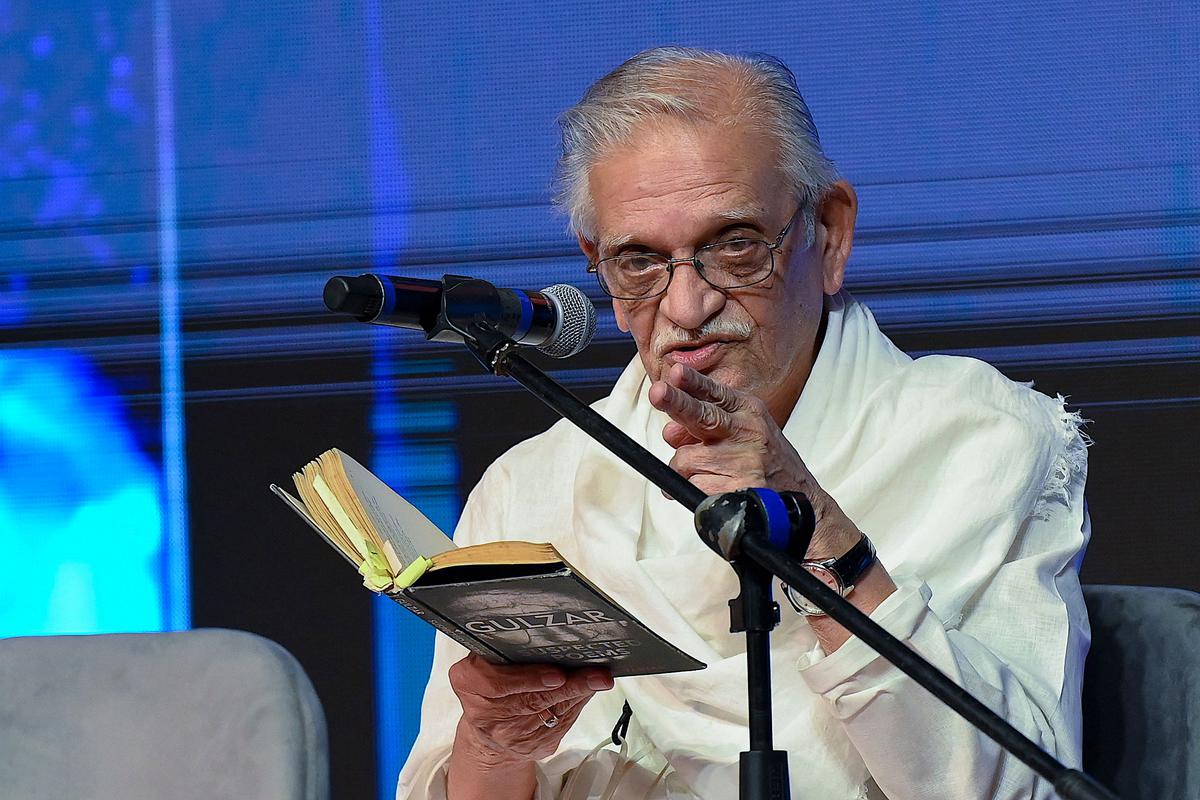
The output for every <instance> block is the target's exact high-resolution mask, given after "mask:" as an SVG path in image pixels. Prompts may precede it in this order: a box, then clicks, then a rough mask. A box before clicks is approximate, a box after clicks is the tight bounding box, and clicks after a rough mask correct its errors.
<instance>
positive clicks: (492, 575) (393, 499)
mask: <svg viewBox="0 0 1200 800" xmlns="http://www.w3.org/2000/svg"><path fill="white" fill-rule="evenodd" d="M292 479H293V481H294V483H295V485H296V491H297V493H298V494H299V497H296V496H294V495H292V494H291V493H290V492H288V491H286V490H284V489H281V488H280V487H278V486H275V485H274V484H272V485H271V491H272V492H274V493H275V494H276V495H278V496H279V497H280V498H281V499H282V500H283V501H284V502H285V503H287V504H288V505H289V506H290V507H291V508H292V510H293V511H295V512H296V513H297V514H299V515H300V516H301V517H303V518H304V519H305V520H306V521H307V522H308V524H309V525H310V526H312V528H313V530H315V531H316V532H317V533H319V534H320V535H321V536H322V537H323V538H324V539H325V541H327V542H328V543H329V544H330V545H332V546H333V548H334V549H335V550H337V551H338V552H340V553H341V554H342V555H343V556H344V557H345V558H346V560H347V561H349V562H350V563H351V564H353V565H354V566H355V568H356V569H358V571H359V574H361V575H362V577H363V584H364V585H366V587H367V588H368V589H371V590H372V591H374V592H378V593H380V594H385V595H387V596H388V597H390V598H392V599H393V600H395V601H396V602H398V603H400V604H401V605H403V606H404V607H405V608H407V609H409V610H410V611H412V612H413V613H414V614H416V615H417V616H419V617H421V619H423V620H425V621H426V622H428V623H430V624H431V625H433V626H434V627H435V628H437V629H438V630H439V631H441V632H442V633H444V634H446V635H447V636H449V637H450V638H452V639H454V640H455V641H456V642H458V643H459V644H461V645H463V646H464V647H466V648H467V649H469V650H472V651H474V652H476V653H478V654H480V655H481V656H483V657H484V658H486V659H488V660H489V661H492V662H493V663H498V664H521V663H544V664H558V665H560V666H584V665H601V666H605V667H608V668H609V669H610V670H611V671H612V674H613V675H614V676H622V675H648V674H655V673H663V672H680V671H683V670H692V669H703V668H704V664H703V663H702V662H700V661H697V660H696V659H694V658H692V657H691V656H689V655H687V654H686V653H684V652H683V651H681V650H679V649H678V648H676V647H675V646H673V645H671V644H670V643H669V642H667V641H666V640H665V639H663V638H662V637H661V636H659V635H658V634H656V633H654V632H653V631H652V630H650V629H649V628H648V627H646V626H645V625H644V624H643V623H642V622H640V621H639V620H638V619H637V618H635V617H634V616H632V615H631V614H630V613H629V612H628V611H626V610H625V609H623V608H621V606H620V605H618V604H617V603H616V601H614V600H612V599H611V598H610V597H608V596H607V595H606V594H604V592H602V591H601V590H600V589H598V588H596V587H595V586H594V585H592V583H591V582H590V581H588V579H587V578H585V577H584V576H583V575H581V574H580V573H579V572H578V571H576V570H575V569H574V568H572V567H571V565H570V564H568V563H567V561H566V560H565V559H564V558H563V557H562V556H561V555H560V554H559V552H558V551H557V550H555V549H554V547H553V546H552V545H550V544H544V543H543V544H538V543H533V542H518V541H500V542H487V543H484V544H477V545H473V546H471V547H456V546H455V544H454V542H453V541H452V540H451V539H450V537H448V536H446V534H444V533H442V531H441V530H440V529H439V528H438V527H437V526H436V525H434V524H433V523H432V522H430V521H429V520H428V519H427V518H426V517H425V515H423V514H422V513H421V512H420V511H418V510H417V509H416V508H414V507H413V505H412V504H411V503H409V502H408V501H407V500H405V499H404V498H403V497H401V496H400V495H398V494H396V493H395V492H394V491H392V489H391V488H390V487H389V486H388V485H387V484H385V483H384V482H383V481H381V480H380V479H379V478H377V477H376V476H375V475H374V474H373V473H372V472H371V471H370V470H368V469H367V468H366V467H364V466H362V465H361V464H359V463H358V462H357V461H355V460H354V459H353V458H351V457H350V456H348V455H346V454H345V453H343V452H341V451H340V450H337V449H333V450H328V451H326V452H324V453H322V454H321V455H320V456H318V457H317V459H316V460H315V461H310V462H309V463H308V464H306V465H305V466H304V468H303V469H302V470H301V471H300V472H297V473H296V474H295V475H293V476H292Z"/></svg>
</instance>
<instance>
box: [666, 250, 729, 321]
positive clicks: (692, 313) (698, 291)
mask: <svg viewBox="0 0 1200 800" xmlns="http://www.w3.org/2000/svg"><path fill="white" fill-rule="evenodd" d="M724 305H725V293H724V292H722V291H720V290H719V289H715V288H713V286H712V285H711V284H710V283H708V281H706V280H704V279H703V278H701V277H700V273H699V272H697V271H696V266H695V262H688V261H682V262H677V263H676V264H675V272H674V274H673V275H672V276H671V284H670V285H669V286H668V287H667V292H666V294H664V295H663V299H662V302H661V303H660V304H659V306H658V308H659V311H661V312H662V313H663V314H665V315H666V317H667V319H669V320H671V322H673V323H675V324H676V325H678V326H679V327H681V328H683V329H684V330H689V331H691V330H695V329H697V328H699V327H700V326H701V325H703V324H704V323H705V322H707V321H708V320H709V319H711V318H712V317H713V316H714V315H715V314H716V313H717V312H719V311H720V310H721V309H722V308H723V307H724Z"/></svg>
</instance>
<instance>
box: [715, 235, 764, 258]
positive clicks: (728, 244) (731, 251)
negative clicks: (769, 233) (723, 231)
mask: <svg viewBox="0 0 1200 800" xmlns="http://www.w3.org/2000/svg"><path fill="white" fill-rule="evenodd" d="M753 248H754V242H753V241H752V240H750V239H730V240H728V241H725V242H718V243H717V244H715V245H713V249H714V250H716V251H717V252H718V253H719V254H721V255H723V256H737V255H742V254H744V253H747V252H749V251H750V250H752V249H753Z"/></svg>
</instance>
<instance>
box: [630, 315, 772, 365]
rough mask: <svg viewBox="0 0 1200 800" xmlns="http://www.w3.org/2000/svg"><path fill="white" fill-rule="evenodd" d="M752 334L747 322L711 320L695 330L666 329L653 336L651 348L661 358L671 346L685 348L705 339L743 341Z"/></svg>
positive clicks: (751, 328)
mask: <svg viewBox="0 0 1200 800" xmlns="http://www.w3.org/2000/svg"><path fill="white" fill-rule="evenodd" d="M752 333H754V328H753V326H751V325H750V323H749V322H745V321H743V320H735V319H729V320H726V319H712V320H709V321H708V322H706V323H704V324H703V325H701V326H700V327H699V328H697V329H696V330H691V331H689V330H685V329H684V328H668V329H667V330H664V331H660V332H659V333H656V334H655V335H654V341H653V342H651V348H652V349H653V351H654V354H655V355H658V356H661V355H663V353H665V352H666V349H667V348H668V347H671V346H673V345H682V346H685V347H686V346H687V345H689V344H693V343H699V342H702V341H704V340H705V339H710V340H711V339H727V340H732V341H737V342H741V341H745V340H746V339H749V338H750V335H751V334H752Z"/></svg>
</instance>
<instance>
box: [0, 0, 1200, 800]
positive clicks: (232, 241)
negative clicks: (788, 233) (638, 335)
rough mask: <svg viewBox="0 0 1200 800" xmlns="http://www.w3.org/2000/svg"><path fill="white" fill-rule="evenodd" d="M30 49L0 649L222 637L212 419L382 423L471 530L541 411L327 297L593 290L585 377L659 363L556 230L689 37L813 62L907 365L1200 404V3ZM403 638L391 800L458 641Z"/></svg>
mask: <svg viewBox="0 0 1200 800" xmlns="http://www.w3.org/2000/svg"><path fill="white" fill-rule="evenodd" d="M0 32H2V34H3V45H2V47H3V52H2V54H0V338H2V340H3V349H2V350H0V554H2V555H0V579H2V584H0V585H3V586H4V587H5V588H4V590H3V591H2V592H0V635H11V634H17V633H54V632H87V631H115V630H155V629H166V628H172V627H184V626H186V625H187V624H188V621H189V616H188V603H189V597H190V595H189V587H188V574H189V573H188V569H187V560H186V559H187V553H188V543H187V533H188V531H187V515H186V510H187V507H186V504H185V498H186V497H188V493H189V489H190V492H191V495H190V496H191V498H192V501H193V503H195V502H218V500H219V498H218V496H217V495H216V494H213V493H209V489H211V488H212V487H207V488H206V487H200V489H199V490H198V487H197V486H195V485H193V486H191V487H188V486H187V485H186V478H187V474H188V473H187V464H188V459H187V454H188V452H189V451H191V450H194V449H196V448H204V447H205V446H206V443H205V442H204V441H197V440H196V439H190V440H188V439H185V436H186V430H185V417H184V414H183V410H184V408H185V404H195V403H213V402H221V403H229V404H231V405H230V408H233V405H232V404H235V403H238V402H242V401H249V400H254V401H256V402H276V401H281V400H284V399H289V398H297V397H314V396H320V397H337V396H351V395H364V396H369V397H370V398H371V399H370V403H371V413H370V420H371V423H370V424H371V430H372V436H373V442H374V445H373V451H372V452H370V453H361V454H356V455H359V456H361V457H362V458H364V459H369V460H370V462H371V463H372V464H373V466H374V467H375V468H376V469H377V470H378V471H379V473H380V475H381V476H383V477H384V478H385V479H386V480H388V481H389V482H390V483H392V484H393V485H394V486H396V487H397V488H398V489H401V490H402V491H403V492H404V493H405V494H406V495H407V496H408V497H409V498H410V499H412V500H413V501H414V502H415V503H416V504H417V505H418V506H419V507H421V508H423V509H424V510H425V511H426V512H427V513H428V514H429V516H430V517H432V518H433V519H434V520H435V521H437V522H438V523H439V524H441V525H443V526H445V527H446V528H447V529H450V528H451V527H452V526H453V524H454V521H455V519H456V518H457V515H458V513H459V511H460V510H461V504H462V501H463V499H464V497H465V492H466V491H467V490H469V489H470V485H469V482H470V481H469V480H468V479H467V477H466V476H468V475H471V476H474V475H477V469H475V468H474V467H472V468H471V469H466V468H465V467H464V465H468V464H473V463H474V460H477V458H478V456H477V453H478V452H489V448H493V445H494V443H495V440H496V438H497V436H498V434H496V433H495V431H484V430H481V429H479V428H478V426H476V428H475V429H471V428H470V426H468V425H467V423H466V422H465V421H464V420H465V419H466V417H465V416H464V415H467V414H468V413H471V412H470V409H472V408H477V407H478V404H479V402H480V400H479V398H480V397H481V396H486V397H488V398H491V399H489V400H488V401H487V402H488V404H489V408H490V409H491V418H490V422H491V424H492V425H493V426H494V427H495V428H496V429H502V428H505V426H506V425H507V424H508V423H507V422H506V419H505V414H504V409H505V408H506V404H507V403H511V402H515V401H514V400H513V397H514V395H513V394H512V393H511V389H510V387H507V386H503V385H501V384H500V383H499V382H498V381H494V380H493V379H491V378H488V377H485V376H480V375H476V374H474V373H472V372H470V371H469V370H467V371H464V368H463V366H462V365H463V363H464V362H462V361H460V360H457V356H458V354H457V351H456V350H455V349H454V348H452V347H449V346H445V345H429V344H426V343H424V342H423V341H421V340H420V338H419V337H415V336H412V335H404V334H399V333H392V332H380V331H371V330H366V329H363V328H362V327H356V326H353V325H346V324H338V323H335V322H333V321H330V320H326V318H325V317H324V316H323V309H322V307H321V303H320V292H321V287H322V285H323V283H324V281H325V279H326V278H327V277H328V276H329V275H330V274H333V273H335V272H339V271H342V272H345V271H363V272H365V271H369V270H372V269H376V270H389V271H394V272H398V273H400V274H407V275H413V276H421V277H438V276H440V275H441V274H443V273H445V272H455V273H460V274H469V275H474V276H478V277H481V278H485V279H487V280H491V281H494V282H496V283H498V284H500V285H504V286H514V287H527V288H537V287H540V286H544V285H547V284H551V283H555V282H561V281H568V282H574V283H576V284H578V285H579V286H581V287H582V288H584V289H585V290H586V291H588V292H589V294H590V295H591V296H593V297H594V298H595V299H596V300H597V301H598V304H599V305H600V306H601V309H602V311H601V324H600V332H599V335H598V339H597V344H596V345H595V346H594V348H593V349H594V350H595V352H596V353H599V354H601V355H597V356H594V357H590V360H589V359H588V358H584V359H581V360H580V361H579V362H578V363H574V362H567V363H564V364H562V365H559V369H558V370H557V371H558V374H559V376H560V377H561V378H562V379H563V380H565V381H566V382H568V383H569V384H571V385H573V386H575V387H576V388H578V389H580V390H581V391H596V390H598V389H599V387H602V386H604V385H606V384H608V383H611V381H612V380H613V379H614V378H615V376H616V374H617V372H618V370H619V368H620V365H621V364H622V363H623V361H624V360H625V359H627V358H628V356H629V355H630V353H631V351H630V350H629V349H628V347H627V346H626V345H623V344H621V343H620V342H621V340H620V334H619V332H618V331H617V330H616V327H615V325H614V323H613V319H612V315H611V312H610V311H609V310H607V309H606V307H605V306H604V304H603V303H601V302H600V301H601V297H600V293H599V291H598V289H597V287H595V286H594V285H592V284H591V283H590V282H589V276H587V275H586V274H585V273H584V266H585V265H584V262H583V259H582V258H581V256H580V255H579V254H578V251H577V248H576V246H575V244H574V242H573V241H572V239H571V238H570V236H569V235H568V234H567V231H566V227H565V220H564V219H563V218H562V217H561V216H559V215H558V214H556V212H555V211H554V210H553V208H552V207H551V204H550V202H549V196H550V191H549V190H550V184H551V179H552V170H553V163H554V158H555V150H556V143H557V140H556V128H555V117H556V115H557V114H558V113H559V112H560V111H561V110H562V109H564V108H566V107H567V106H569V105H571V104H572V103H573V102H574V101H575V100H577V99H578V97H579V96H580V95H581V93H582V92H583V91H584V89H585V88H586V87H587V86H588V84H589V83H590V82H591V81H593V80H594V79H596V78H597V77H599V76H600V75H602V74H603V73H605V72H606V71H608V70H609V69H611V68H613V67H614V66H616V65H617V64H619V63H620V62H621V61H622V60H623V59H625V58H626V57H628V56H630V55H632V54H633V53H635V52H637V51H639V50H641V49H643V48H646V47H649V46H653V45H658V44H665V43H681V44H690V45H698V46H710V47H718V48H724V49H735V50H761V51H765V52H768V53H771V54H774V55H777V56H779V57H780V58H782V59H783V60H784V61H786V62H787V63H788V64H789V65H790V66H791V67H792V69H793V70H794V71H795V73H796V75H797V77H798V80H799V83H800V86H801V89H802V91H803V92H804V94H805V96H806V97H807V99H808V100H809V103H810V105H811V107H812V110H813V113H814V115H815V118H816V121H817V124H818V126H819V128H820V130H821V134H822V139H823V141H824V143H825V146H826V149H827V152H828V153H829V155H830V156H831V157H832V158H833V159H834V160H835V162H836V163H837V164H838V165H839V167H840V169H841V171H842V172H843V174H844V175H845V177H847V178H848V179H849V180H851V181H852V182H853V183H854V184H855V186H856V187H857V188H858V191H859V195H860V199H861V216H860V224H859V234H858V238H857V246H856V248H855V252H854V256H853V260H852V265H851V268H850V270H849V273H848V281H849V285H850V288H851V289H852V290H853V291H855V292H856V293H857V294H859V295H860V296H861V297H863V298H865V299H866V300H867V301H868V303H869V304H870V305H871V307H872V308H873V309H874V311H875V313H876V315H877V317H878V318H879V320H880V322H881V324H882V325H883V327H884V328H885V330H887V331H888V332H890V333H892V334H893V335H895V336H897V337H898V338H901V339H904V341H905V342H906V343H907V344H908V345H909V346H912V347H914V348H915V349H916V350H918V351H920V350H921V349H925V348H927V349H938V350H940V351H942V352H964V353H969V354H972V355H977V356H979V357H982V358H985V359H987V360H989V361H991V362H993V363H995V364H997V366H999V367H1000V368H1002V369H1004V370H1006V371H1007V372H1008V373H1009V374H1011V375H1013V376H1014V377H1019V378H1023V377H1029V376H1031V375H1034V374H1044V373H1047V371H1050V370H1059V369H1061V370H1067V371H1070V370H1077V371H1079V372H1078V374H1081V375H1082V374H1084V372H1083V371H1086V370H1093V372H1094V373H1098V372H1102V371H1112V370H1117V369H1121V368H1124V367H1126V366H1130V367H1131V368H1132V367H1135V366H1136V367H1137V368H1139V369H1140V368H1142V367H1143V366H1144V365H1147V364H1149V365H1155V367H1156V368H1161V369H1162V370H1168V372H1161V373H1160V372H1156V373H1155V375H1158V376H1160V379H1158V382H1157V383H1155V382H1154V381H1146V382H1139V384H1138V385H1136V386H1134V385H1128V383H1127V384H1123V385H1117V384H1116V383H1114V382H1109V383H1105V382H1104V381H1103V380H1099V379H1097V380H1093V381H1091V382H1090V383H1086V385H1087V386H1088V387H1091V388H1089V389H1088V391H1087V393H1085V394H1084V395H1082V396H1081V395H1078V394H1077V395H1076V397H1075V400H1076V401H1077V402H1079V403H1081V404H1082V405H1083V406H1084V410H1085V413H1086V414H1087V415H1088V416H1092V417H1097V416H1102V415H1103V414H1104V413H1105V411H1106V409H1123V408H1136V409H1146V410H1154V409H1162V410H1165V411H1164V413H1184V411H1186V413H1188V414H1190V415H1191V416H1190V417H1187V419H1191V420H1195V410H1196V408H1197V406H1198V405H1200V389H1198V387H1197V383H1196V381H1195V377H1196V372H1195V369H1194V368H1195V365H1196V363H1197V361H1198V360H1200V327H1198V326H1197V321H1198V320H1200V313H1198V306H1200V302H1198V301H1200V267H1198V261H1200V258H1198V253H1200V179H1198V172H1197V171H1198V170H1200V155H1198V153H1200V151H1198V150H1197V131H1198V130H1200V6H1197V5H1195V4H1192V3H1142V4H1129V3H1117V2H1099V3H1088V4H1081V3H1046V2H1025V1H1021V2H1011V3H1006V4H1002V5H997V4H983V3H975V2H914V3H894V4H872V3H858V4H846V3H833V2H813V3H807V4H803V5H802V6H800V5H797V4H795V3H786V2H758V3H754V4H729V3H716V2H645V0H641V1H640V2H626V1H625V0H611V1H610V2H603V3H600V2H596V3H540V2H539V3H533V2H530V3H515V2H514V3H494V2H479V1H478V0H473V2H469V3H468V2H457V1H456V0H439V1H438V2H428V1H427V0H408V1H407V2H404V3H389V2H385V0H352V1H350V2H344V3H314V2H310V1H309V0H277V1H276V2H272V3H266V4H264V3H235V2H221V1H220V0H198V1H196V2H174V3H172V2H167V0H123V1H117V0H112V1H111V2H105V1H104V0H89V1H87V2H84V1H83V0H79V1H78V2H74V3H35V2H32V1H31V0H15V2H6V3H2V4H0ZM906 337H907V338H906ZM604 354H607V355H604ZM334 356H336V357H338V358H341V359H346V360H349V359H354V358H362V359H364V360H366V361H367V362H369V363H371V364H373V367H372V369H371V370H370V372H369V374H365V375H361V376H357V377H353V376H352V377H347V376H344V375H340V374H335V373H336V370H333V369H331V368H330V367H329V363H330V361H329V360H330V359H331V358H333V357H334ZM305 359H308V360H309V362H311V365H310V367H309V368H307V369H306V371H305V373H304V376H305V377H303V378H292V379H289V380H286V381H283V380H278V381H277V380H273V379H270V378H267V377H264V376H266V375H267V374H268V371H267V370H266V369H265V367H266V366H267V365H271V364H275V363H279V362H282V361H290V362H296V361H297V360H299V361H303V360H305ZM306 363H308V362H306ZM189 369H191V370H194V371H195V374H197V375H200V374H203V376H205V377H204V378H203V379H202V380H198V382H197V383H196V384H195V385H189V384H188V383H187V381H185V380H184V378H185V376H186V375H189V374H192V373H190V372H187V370H189ZM1170 370H1173V371H1170ZM1055 374H1058V373H1055ZM1064 374H1065V373H1064ZM1088 374H1093V373H1088ZM1138 374H1140V373H1138ZM214 375H215V376H217V377H216V378H214V377H213V376H214ZM1162 375H1169V376H1172V377H1170V379H1169V380H1168V379H1167V378H1161V376H1162ZM1185 375H1190V376H1191V378H1190V380H1186V379H1184V380H1181V379H1179V377H1178V376H1185ZM1081 380H1082V379H1081ZM1052 388H1054V389H1062V390H1064V391H1065V390H1068V389H1069V388H1070V387H1069V385H1063V386H1054V387H1052ZM1081 391H1082V390H1081ZM472 404H474V405H472ZM1181 409H1182V410H1183V411H1181ZM518 427H519V426H518ZM1192 433H1193V434H1194V433H1195V432H1194V431H1192ZM296 435H297V436H305V437H309V438H311V439H312V442H313V449H312V454H313V455H315V454H316V453H317V452H319V451H320V450H322V449H324V448H325V447H328V446H333V445H336V444H338V442H329V441H324V440H323V439H322V437H321V436H320V431H311V430H308V431H297V433H296ZM489 437H491V438H489ZM185 441H186V442H187V444H186V446H185ZM244 446H245V447H247V448H252V447H253V446H254V437H253V435H252V434H247V437H246V439H245V442H244ZM1149 460H1150V459H1148V461H1149ZM236 463H237V461H236V459H231V461H230V468H229V475H228V480H237V477H238V475H237V469H236ZM1193 475H1194V473H1193ZM277 477H278V478H280V479H282V478H285V477H286V474H280V475H278V476H277ZM464 484H468V485H464ZM261 502H262V503H264V504H267V503H271V502H273V500H272V499H271V498H270V497H269V496H268V495H266V494H265V491H264V493H263V497H262V500H261ZM194 535H195V534H194ZM212 535H214V536H228V537H230V539H229V541H230V547H233V546H235V545H234V543H235V542H236V539H235V538H234V537H236V536H237V535H241V534H240V533H238V532H235V531H218V532H213V534H212ZM339 563H340V562H339V561H338V560H337V559H336V558H335V557H333V556H330V557H329V560H328V565H329V569H331V570H333V569H337V568H338V566H339ZM302 579H303V577H302V576H300V577H297V576H289V578H288V586H289V588H295V586H296V582H297V581H299V580H302ZM346 580H348V581H353V580H354V576H353V574H348V575H346ZM1193 588H1195V587H1193ZM200 590H201V589H200V588H199V587H197V588H196V591H200ZM374 615H375V626H374V627H375V631H376V642H375V652H376V659H377V670H376V675H375V676H374V680H375V683H376V691H375V696H376V701H377V713H376V719H375V721H374V722H375V724H374V727H375V729H376V731H377V754H378V765H379V768H378V773H377V775H378V778H377V785H378V792H379V797H381V798H386V797H390V796H391V795H392V794H393V792H394V785H395V776H396V773H397V772H398V770H399V767H400V765H401V763H402V762H403V759H404V757H405V754H406V752H407V750H408V747H409V745H410V744H411V742H412V739H413V737H414V736H415V733H416V720H417V712H418V709H419V701H420V691H421V687H422V686H423V682H424V678H425V673H426V670H427V668H428V661H429V657H430V648H431V633H430V631H429V630H427V629H425V628H424V627H423V626H422V625H420V624H419V623H417V622H415V621H413V620H412V619H409V618H408V617H406V616H405V615H404V612H403V611H402V610H401V609H399V608H398V607H395V606H393V605H392V604H389V603H386V602H382V601H380V602H379V603H378V604H377V605H376V606H375V607H374ZM312 624H315V623H312ZM347 679H348V680H360V681H366V680H370V678H369V677H368V676H354V677H348V678H347Z"/></svg>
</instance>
